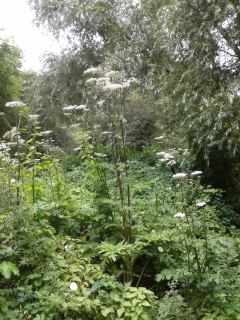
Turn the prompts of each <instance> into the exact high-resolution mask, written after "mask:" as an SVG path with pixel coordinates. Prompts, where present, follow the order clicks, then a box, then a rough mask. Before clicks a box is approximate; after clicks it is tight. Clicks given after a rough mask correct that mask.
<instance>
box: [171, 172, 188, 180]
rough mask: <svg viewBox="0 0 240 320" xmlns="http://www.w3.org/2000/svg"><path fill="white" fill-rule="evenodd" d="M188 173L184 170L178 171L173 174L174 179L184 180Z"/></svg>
mask: <svg viewBox="0 0 240 320" xmlns="http://www.w3.org/2000/svg"><path fill="white" fill-rule="evenodd" d="M187 176H188V175H187V173H184V172H179V173H176V174H174V175H173V179H175V180H184V179H186V178H187Z"/></svg>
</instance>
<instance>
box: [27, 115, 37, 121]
mask: <svg viewBox="0 0 240 320" xmlns="http://www.w3.org/2000/svg"><path fill="white" fill-rule="evenodd" d="M28 117H29V119H30V120H32V121H36V120H38V119H39V117H40V115H39V114H29V116H28Z"/></svg>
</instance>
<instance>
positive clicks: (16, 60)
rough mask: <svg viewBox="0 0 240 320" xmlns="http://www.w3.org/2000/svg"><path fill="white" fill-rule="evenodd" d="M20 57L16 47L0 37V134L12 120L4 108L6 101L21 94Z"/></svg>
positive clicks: (9, 113)
mask: <svg viewBox="0 0 240 320" xmlns="http://www.w3.org/2000/svg"><path fill="white" fill-rule="evenodd" d="M20 58H21V55H20V51H19V49H18V48H16V47H15V46H14V45H12V44H10V43H8V42H7V41H5V40H1V39H0V112H1V116H0V124H1V125H0V135H2V134H3V133H4V132H5V130H6V129H7V128H8V126H9V125H10V123H13V121H14V116H13V115H12V113H11V112H9V111H7V110H6V109H5V108H4V107H5V104H6V102H8V101H12V100H16V99H19V97H20V95H21V71H20V69H19V68H20V65H21V64H20ZM3 112H4V113H5V112H6V117H5V116H4V115H3Z"/></svg>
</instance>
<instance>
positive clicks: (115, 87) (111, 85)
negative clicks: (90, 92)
mask: <svg viewBox="0 0 240 320" xmlns="http://www.w3.org/2000/svg"><path fill="white" fill-rule="evenodd" d="M122 89H123V86H122V85H121V84H119V83H107V84H106V85H105V86H104V87H103V90H104V91H108V92H115V91H119V90H122Z"/></svg>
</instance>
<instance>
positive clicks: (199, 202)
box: [196, 201, 207, 208]
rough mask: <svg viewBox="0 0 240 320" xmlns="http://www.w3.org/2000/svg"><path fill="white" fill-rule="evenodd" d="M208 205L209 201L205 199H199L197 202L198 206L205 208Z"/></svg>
mask: <svg viewBox="0 0 240 320" xmlns="http://www.w3.org/2000/svg"><path fill="white" fill-rule="evenodd" d="M206 205H207V203H206V202H205V201H197V202H196V207H198V208H203V207H205V206H206Z"/></svg>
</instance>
